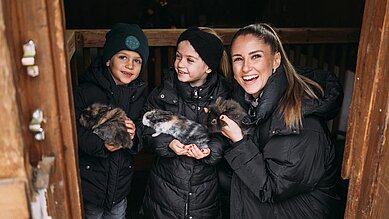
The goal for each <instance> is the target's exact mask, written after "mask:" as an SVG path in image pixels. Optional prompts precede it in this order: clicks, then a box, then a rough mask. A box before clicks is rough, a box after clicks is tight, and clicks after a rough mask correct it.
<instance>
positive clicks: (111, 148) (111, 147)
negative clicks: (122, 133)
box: [104, 144, 122, 152]
mask: <svg viewBox="0 0 389 219" xmlns="http://www.w3.org/2000/svg"><path fill="white" fill-rule="evenodd" d="M104 146H105V148H107V150H109V151H110V152H114V151H117V150H119V149H122V146H115V145H110V144H104Z"/></svg>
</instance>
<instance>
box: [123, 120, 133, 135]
mask: <svg viewBox="0 0 389 219" xmlns="http://www.w3.org/2000/svg"><path fill="white" fill-rule="evenodd" d="M124 125H125V126H126V127H127V132H128V134H130V138H131V139H134V136H135V131H136V127H135V123H134V122H133V121H132V120H130V119H127V120H124Z"/></svg>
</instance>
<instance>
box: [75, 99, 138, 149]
mask: <svg viewBox="0 0 389 219" xmlns="http://www.w3.org/2000/svg"><path fill="white" fill-rule="evenodd" d="M126 119H128V117H127V116H126V113H125V112H124V111H123V110H122V109H120V108H118V107H113V106H108V105H105V104H101V103H94V104H92V105H90V106H89V107H87V108H85V109H84V110H83V112H82V114H81V117H80V120H79V121H80V124H81V125H82V126H84V127H85V128H88V129H92V130H93V133H95V134H96V135H97V136H99V137H100V138H101V139H103V140H104V143H106V144H109V145H115V146H122V147H123V148H129V149H130V148H131V147H132V145H133V142H132V140H131V137H130V135H129V134H128V132H127V127H126V126H125V123H124V120H126Z"/></svg>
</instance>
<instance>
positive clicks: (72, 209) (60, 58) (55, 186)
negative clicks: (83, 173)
mask: <svg viewBox="0 0 389 219" xmlns="http://www.w3.org/2000/svg"><path fill="white" fill-rule="evenodd" d="M47 14H48V18H57V19H47V21H48V27H49V30H50V31H49V36H48V38H49V39H50V40H51V42H52V43H51V53H52V57H53V56H54V57H55V58H54V57H53V66H52V68H53V73H52V76H51V77H52V78H51V81H52V82H53V83H54V84H55V88H54V89H53V90H51V92H54V95H53V97H52V98H53V99H52V100H51V101H50V100H48V103H49V104H50V105H49V106H51V107H53V106H52V104H53V102H54V101H53V100H56V106H57V109H56V110H52V111H51V112H52V113H53V114H52V117H51V119H52V120H53V126H51V127H52V128H54V129H55V130H56V131H55V132H53V133H52V136H51V137H52V142H51V145H50V146H51V147H50V148H49V149H47V150H46V151H45V155H53V154H54V155H55V161H56V164H55V168H54V170H55V172H56V174H54V176H53V183H51V184H50V190H51V193H49V194H52V195H53V200H50V201H51V204H52V209H53V208H55V209H56V211H57V212H58V213H56V214H55V215H58V217H57V218H60V217H62V215H63V216H64V217H63V218H82V208H81V206H82V205H81V202H82V200H81V190H80V179H79V177H78V176H79V169H78V148H77V141H76V139H77V137H76V124H75V120H74V118H75V115H74V110H72V109H74V106H73V93H72V84H71V75H70V74H69V72H70V67H69V63H68V62H67V60H66V57H65V55H66V51H65V50H66V47H65V46H64V45H65V38H64V37H65V32H64V31H65V30H64V23H63V21H64V19H63V17H64V14H63V1H61V0H51V1H47ZM49 92H50V91H49ZM44 95H45V94H44ZM48 131H49V130H48ZM55 137H56V139H55ZM50 190H48V191H50ZM53 190H54V191H53ZM61 202H62V203H63V204H59V203H61ZM61 206H63V209H59V208H60V207H61Z"/></svg>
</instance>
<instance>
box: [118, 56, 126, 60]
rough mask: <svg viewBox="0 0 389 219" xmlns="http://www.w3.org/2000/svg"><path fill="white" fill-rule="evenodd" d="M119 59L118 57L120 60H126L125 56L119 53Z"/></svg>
mask: <svg viewBox="0 0 389 219" xmlns="http://www.w3.org/2000/svg"><path fill="white" fill-rule="evenodd" d="M119 59H120V60H127V56H125V55H119Z"/></svg>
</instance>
